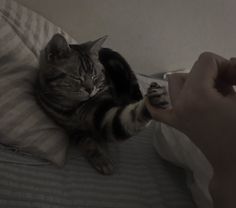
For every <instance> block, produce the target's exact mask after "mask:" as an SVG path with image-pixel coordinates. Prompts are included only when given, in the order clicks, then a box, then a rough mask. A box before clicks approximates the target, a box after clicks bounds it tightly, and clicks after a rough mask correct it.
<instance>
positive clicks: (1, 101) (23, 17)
mask: <svg viewBox="0 0 236 208" xmlns="http://www.w3.org/2000/svg"><path fill="white" fill-rule="evenodd" d="M56 32H60V33H63V32H62V31H61V29H60V28H58V27H56V26H54V25H53V24H52V23H50V22H49V21H47V20H46V19H44V18H43V17H41V16H40V15H38V14H36V13H35V12H33V11H31V10H29V9H27V8H25V7H23V6H21V5H19V4H18V3H16V2H15V1H11V0H5V1H4V0H0V45H1V47H0V143H2V144H6V145H10V146H14V147H16V148H17V149H19V150H20V151H26V152H28V153H31V154H33V155H36V156H39V157H41V158H44V159H47V160H49V161H51V162H53V163H55V164H57V165H59V166H61V165H63V164H64V161H65V155H66V150H67V147H68V140H67V137H66V135H65V134H64V132H63V130H61V129H60V128H59V127H57V126H56V125H55V124H54V123H53V121H51V120H50V119H49V118H48V117H47V116H46V115H45V114H44V112H43V111H42V110H41V108H40V107H39V106H38V105H37V103H36V101H35V99H34V96H33V84H34V80H35V76H36V73H37V64H38V56H39V53H40V49H41V48H43V47H44V45H45V44H46V42H47V41H48V40H49V39H50V37H51V36H52V35H53V34H54V33H56ZM63 35H65V37H67V39H68V40H69V41H72V39H71V38H70V37H68V35H67V34H65V33H63Z"/></svg>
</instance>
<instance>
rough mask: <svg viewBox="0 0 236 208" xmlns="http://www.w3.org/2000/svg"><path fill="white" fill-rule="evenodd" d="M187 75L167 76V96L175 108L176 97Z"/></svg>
mask: <svg viewBox="0 0 236 208" xmlns="http://www.w3.org/2000/svg"><path fill="white" fill-rule="evenodd" d="M187 75H188V74H187V73H174V74H171V75H168V76H167V79H168V88H169V96H170V101H171V104H172V106H175V103H176V101H177V100H178V96H179V94H180V92H181V90H182V88H183V86H184V83H185V81H186V79H187Z"/></svg>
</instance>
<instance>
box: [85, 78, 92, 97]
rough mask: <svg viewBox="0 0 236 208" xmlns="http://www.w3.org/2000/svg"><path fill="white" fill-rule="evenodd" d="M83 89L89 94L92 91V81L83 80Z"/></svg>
mask: <svg viewBox="0 0 236 208" xmlns="http://www.w3.org/2000/svg"><path fill="white" fill-rule="evenodd" d="M84 88H85V90H86V91H87V92H88V93H89V94H90V93H91V92H92V91H93V83H92V81H91V80H88V79H87V80H85V82H84Z"/></svg>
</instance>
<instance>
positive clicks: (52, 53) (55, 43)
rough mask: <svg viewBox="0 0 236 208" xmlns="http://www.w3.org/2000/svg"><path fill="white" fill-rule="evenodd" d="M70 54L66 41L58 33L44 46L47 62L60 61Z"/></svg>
mask: <svg viewBox="0 0 236 208" xmlns="http://www.w3.org/2000/svg"><path fill="white" fill-rule="evenodd" d="M69 52H70V46H69V45H68V43H67V41H66V39H65V38H64V37H63V36H62V35H61V34H59V33H57V34H55V35H54V36H53V37H52V39H51V40H50V41H49V42H48V44H47V46H46V58H47V60H48V61H55V60H58V59H62V58H64V57H66V56H67V55H68V53H69Z"/></svg>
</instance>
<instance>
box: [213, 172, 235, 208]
mask: <svg viewBox="0 0 236 208" xmlns="http://www.w3.org/2000/svg"><path fill="white" fill-rule="evenodd" d="M234 169H236V168H234ZM235 176H236V171H235V170H231V169H230V170H223V169H222V170H220V171H217V172H216V173H215V174H214V176H213V179H212V181H211V184H210V186H209V191H210V194H211V196H212V198H213V204H214V208H235V207H236V178H235Z"/></svg>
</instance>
